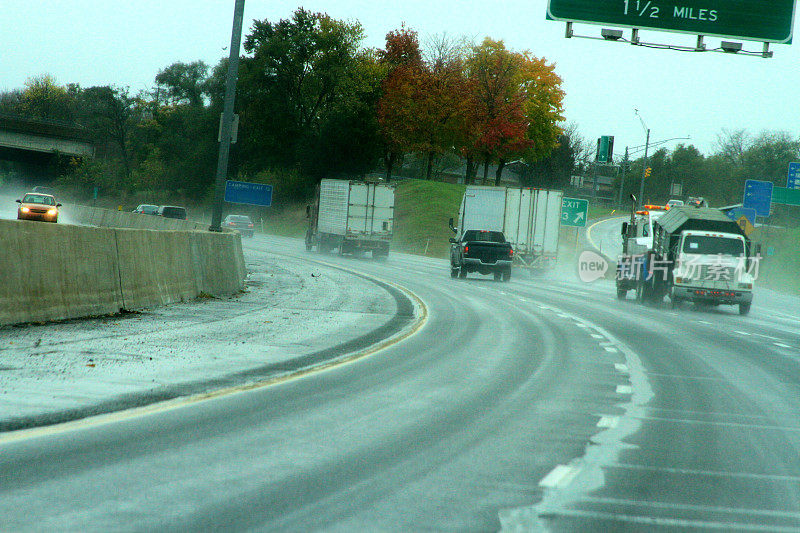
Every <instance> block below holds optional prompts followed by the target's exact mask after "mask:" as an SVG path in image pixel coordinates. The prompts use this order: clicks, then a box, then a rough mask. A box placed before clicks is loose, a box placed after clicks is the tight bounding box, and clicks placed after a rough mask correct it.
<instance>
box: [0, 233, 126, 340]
mask: <svg viewBox="0 0 800 533" xmlns="http://www.w3.org/2000/svg"><path fill="white" fill-rule="evenodd" d="M120 298H121V293H120V284H119V269H118V261H117V249H116V244H115V241H114V230H112V229H102V228H88V227H77V226H61V225H59V224H47V223H43V222H32V221H26V220H21V221H17V220H0V324H14V323H18V322H43V321H47V320H61V319H65V318H73V317H80V316H92V315H101V314H106V313H116V312H118V311H119V310H120V307H121V306H120V305H119V302H120Z"/></svg>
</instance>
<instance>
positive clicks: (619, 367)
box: [614, 363, 628, 374]
mask: <svg viewBox="0 0 800 533" xmlns="http://www.w3.org/2000/svg"><path fill="white" fill-rule="evenodd" d="M614 368H616V369H617V371H618V372H622V373H624V374H627V373H628V366H627V365H623V364H622V363H614Z"/></svg>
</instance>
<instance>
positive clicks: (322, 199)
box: [306, 179, 394, 257]
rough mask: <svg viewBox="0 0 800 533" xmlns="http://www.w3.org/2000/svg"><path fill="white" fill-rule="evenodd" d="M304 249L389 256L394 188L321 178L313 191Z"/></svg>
mask: <svg viewBox="0 0 800 533" xmlns="http://www.w3.org/2000/svg"><path fill="white" fill-rule="evenodd" d="M309 217H310V219H311V220H310V224H309V228H308V232H307V233H306V248H307V249H308V250H311V249H312V248H313V247H314V246H316V247H317V250H318V251H320V252H329V251H332V250H334V249H338V250H339V253H341V254H346V253H351V254H360V253H362V252H367V251H370V252H372V256H373V257H386V256H388V255H389V248H390V242H391V240H392V233H393V229H394V186H393V185H387V184H383V183H367V182H361V181H350V180H334V179H323V180H322V181H321V182H320V184H319V187H318V189H317V196H316V199H315V202H314V205H313V208H312V207H311V206H310V208H309Z"/></svg>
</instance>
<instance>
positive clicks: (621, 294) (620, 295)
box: [617, 287, 628, 300]
mask: <svg viewBox="0 0 800 533" xmlns="http://www.w3.org/2000/svg"><path fill="white" fill-rule="evenodd" d="M627 296H628V289H620V288H619V287H617V300H624V299H625V298H626V297H627Z"/></svg>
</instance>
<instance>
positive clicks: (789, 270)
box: [750, 226, 800, 294]
mask: <svg viewBox="0 0 800 533" xmlns="http://www.w3.org/2000/svg"><path fill="white" fill-rule="evenodd" d="M750 237H751V238H752V239H753V242H756V243H760V244H761V254H762V256H763V257H764V259H763V260H762V261H761V264H760V265H759V272H758V279H757V281H756V285H760V286H762V287H768V288H770V289H774V290H777V291H781V292H789V293H793V294H800V251H798V243H800V228H776V227H768V226H762V227H759V228H757V229H756V230H755V231H754V232H753V234H752V235H751V236H750ZM770 248H771V249H772V250H770ZM770 251H773V252H774V254H773V255H768V254H769V253H770Z"/></svg>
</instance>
